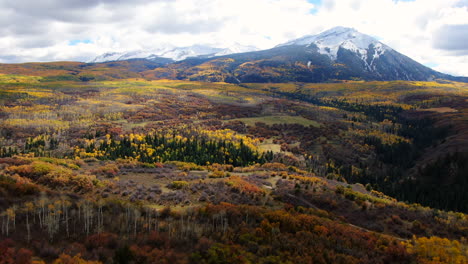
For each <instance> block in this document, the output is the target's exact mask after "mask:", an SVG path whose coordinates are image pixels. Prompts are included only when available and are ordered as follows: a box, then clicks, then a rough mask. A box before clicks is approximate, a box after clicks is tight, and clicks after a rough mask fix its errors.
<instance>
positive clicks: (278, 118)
mask: <svg viewBox="0 0 468 264" xmlns="http://www.w3.org/2000/svg"><path fill="white" fill-rule="evenodd" d="M230 121H241V122H244V123H245V124H247V125H248V126H255V123H257V122H261V123H265V124H267V125H274V124H299V125H303V126H314V127H320V124H319V123H318V122H316V121H313V120H309V119H307V118H304V117H302V116H288V115H271V116H262V117H248V118H237V119H232V120H230Z"/></svg>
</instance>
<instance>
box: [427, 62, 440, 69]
mask: <svg viewBox="0 0 468 264" xmlns="http://www.w3.org/2000/svg"><path fill="white" fill-rule="evenodd" d="M424 66H426V67H429V68H434V67H437V66H439V64H438V63H435V62H429V63H424Z"/></svg>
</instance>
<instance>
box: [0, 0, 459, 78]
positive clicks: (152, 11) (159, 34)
mask: <svg viewBox="0 0 468 264" xmlns="http://www.w3.org/2000/svg"><path fill="white" fill-rule="evenodd" d="M39 2H40V4H36V2H35V1H28V0H15V1H1V2H0V50H2V54H1V55H0V62H24V61H51V60H86V59H88V58H92V57H94V56H96V55H99V54H102V53H104V52H108V51H125V50H137V49H148V48H152V47H157V46H158V45H160V44H161V43H170V44H173V45H176V46H188V45H193V44H198V43H201V44H217V45H230V44H233V43H235V42H237V43H240V44H243V45H255V46H257V47H259V48H270V47H273V46H275V45H277V44H279V43H283V42H286V41H288V40H290V39H293V38H297V37H301V36H303V35H306V34H317V33H319V32H321V31H323V30H326V29H328V28H331V27H333V26H338V25H341V26H348V27H354V28H356V29H357V30H359V31H361V32H363V33H366V34H369V35H372V36H377V37H379V39H380V40H381V41H382V42H384V43H386V44H388V45H389V46H391V47H393V48H394V49H396V50H397V51H399V52H401V53H403V54H405V55H407V56H409V57H411V58H413V59H415V60H417V61H419V62H421V63H423V64H427V65H438V66H437V67H436V69H437V70H440V71H443V72H447V73H451V74H457V75H465V76H468V59H467V55H466V53H465V55H463V53H460V52H454V51H453V49H452V50H451V48H453V47H457V49H458V50H467V49H468V48H467V49H465V48H464V47H463V44H462V43H461V41H462V40H463V39H464V38H465V39H466V36H459V35H460V33H457V32H460V31H459V30H458V31H457V30H452V31H450V32H448V33H447V29H450V28H453V25H459V26H458V28H460V27H462V28H463V25H464V27H466V25H468V1H466V0H414V1H394V0H372V1H368V0H367V1H366V0H339V1H338V0H322V1H321V4H318V5H314V4H312V3H311V2H313V3H318V2H320V1H307V0H236V1H227V0H152V1H151V0H138V1H135V0H118V1H111V0H96V1H82V0H47V1H38V2H37V3H39ZM455 28H457V27H455ZM441 37H443V38H444V41H440V40H438V39H437V38H441ZM83 40H90V41H91V43H78V44H76V45H73V46H70V45H69V43H70V41H74V42H79V41H83ZM457 41H458V42H460V43H459V44H458V45H453V43H455V42H457ZM465 45H466V44H465Z"/></svg>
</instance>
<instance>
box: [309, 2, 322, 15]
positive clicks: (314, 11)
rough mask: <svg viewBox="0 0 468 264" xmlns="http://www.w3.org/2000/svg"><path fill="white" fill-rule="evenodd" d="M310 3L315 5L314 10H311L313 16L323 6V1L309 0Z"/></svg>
mask: <svg viewBox="0 0 468 264" xmlns="http://www.w3.org/2000/svg"><path fill="white" fill-rule="evenodd" d="M307 1H308V2H309V3H311V4H314V8H313V9H311V10H310V13H311V14H315V13H317V11H318V8H319V7H320V6H321V5H322V0H307Z"/></svg>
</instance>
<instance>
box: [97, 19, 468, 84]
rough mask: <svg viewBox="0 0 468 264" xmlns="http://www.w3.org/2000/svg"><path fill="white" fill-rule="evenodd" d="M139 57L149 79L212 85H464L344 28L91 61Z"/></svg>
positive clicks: (112, 56)
mask: <svg viewBox="0 0 468 264" xmlns="http://www.w3.org/2000/svg"><path fill="white" fill-rule="evenodd" d="M128 59H144V60H149V61H152V62H155V63H158V67H156V68H154V69H151V70H147V71H144V72H142V74H143V75H144V76H145V77H146V78H150V79H161V78H168V79H183V80H192V81H211V82H219V81H223V82H231V83H245V82H291V81H298V82H328V81H334V80H366V81H369V80H378V81H389V80H408V81H432V80H435V79H447V80H454V81H465V82H466V81H468V78H466V77H454V76H451V75H448V74H444V73H440V72H437V71H435V70H432V69H430V68H428V67H426V66H424V65H422V64H420V63H418V62H416V61H414V60H412V59H411V58H409V57H407V56H405V55H403V54H401V53H399V52H397V51H396V50H394V49H392V48H390V47H389V46H387V45H385V44H384V43H382V42H380V41H378V40H377V39H375V38H373V37H371V36H369V35H366V34H362V33H360V32H358V31H357V30H355V29H352V28H347V27H335V28H332V29H329V30H327V31H324V32H322V33H320V34H318V35H308V36H304V37H302V38H299V39H295V40H292V41H289V42H286V43H284V44H280V45H278V46H276V47H274V48H272V49H268V50H256V49H255V48H254V47H245V46H241V45H235V46H233V47H228V48H212V47H209V46H201V45H195V46H191V47H182V48H166V47H164V48H159V49H155V50H153V51H136V52H128V53H107V54H104V55H102V56H99V57H97V58H95V59H94V60H92V62H106V61H122V60H128Z"/></svg>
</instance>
